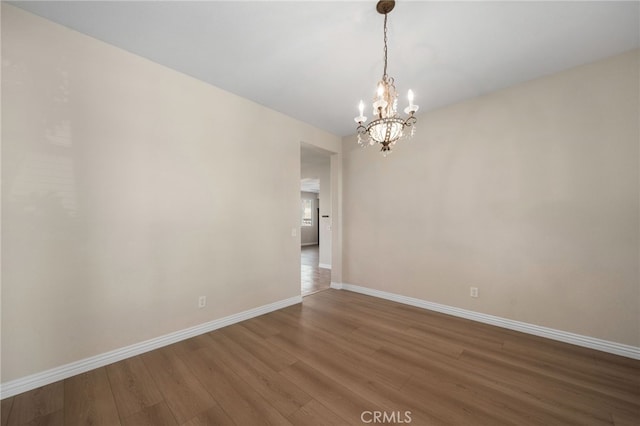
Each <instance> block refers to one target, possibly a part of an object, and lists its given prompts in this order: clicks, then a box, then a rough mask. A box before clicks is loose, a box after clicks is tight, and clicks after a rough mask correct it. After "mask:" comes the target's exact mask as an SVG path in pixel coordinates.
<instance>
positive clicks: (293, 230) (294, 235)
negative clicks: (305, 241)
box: [291, 228, 298, 237]
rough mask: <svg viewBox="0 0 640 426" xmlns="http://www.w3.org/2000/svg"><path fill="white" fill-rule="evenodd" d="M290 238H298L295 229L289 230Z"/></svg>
mask: <svg viewBox="0 0 640 426" xmlns="http://www.w3.org/2000/svg"><path fill="white" fill-rule="evenodd" d="M291 236H292V237H297V236H298V230H297V229H296V228H291Z"/></svg>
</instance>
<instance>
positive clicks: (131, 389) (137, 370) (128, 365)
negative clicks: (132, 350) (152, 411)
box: [106, 356, 163, 418]
mask: <svg viewBox="0 0 640 426" xmlns="http://www.w3.org/2000/svg"><path fill="white" fill-rule="evenodd" d="M106 369H107V376H108V377H109V382H110V383H111V389H112V390H113V395H114V397H115V401H116V406H117V407H118V412H119V413H120V416H121V417H123V418H124V417H129V416H131V415H132V414H134V413H137V412H138V411H141V410H143V409H144V408H146V407H150V406H152V405H155V404H157V403H159V402H161V401H162V399H163V397H162V394H161V393H160V391H159V390H158V388H157V386H156V383H155V382H154V380H153V378H152V377H151V375H150V374H149V371H148V370H147V367H146V366H145V365H144V362H143V361H142V359H141V358H140V357H137V356H136V357H133V358H129V359H125V360H123V361H120V362H116V363H115V364H111V365H108V366H107V367H106Z"/></svg>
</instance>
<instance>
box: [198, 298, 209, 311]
mask: <svg viewBox="0 0 640 426" xmlns="http://www.w3.org/2000/svg"><path fill="white" fill-rule="evenodd" d="M205 306H207V296H200V297H199V298H198V308H200V309H202V308H204V307H205Z"/></svg>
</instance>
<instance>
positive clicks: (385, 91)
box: [354, 0, 418, 156]
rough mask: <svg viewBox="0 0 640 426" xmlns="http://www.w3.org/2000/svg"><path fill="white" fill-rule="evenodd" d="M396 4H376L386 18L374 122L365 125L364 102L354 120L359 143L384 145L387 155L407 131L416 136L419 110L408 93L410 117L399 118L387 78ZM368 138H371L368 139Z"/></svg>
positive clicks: (386, 1) (390, 80)
mask: <svg viewBox="0 0 640 426" xmlns="http://www.w3.org/2000/svg"><path fill="white" fill-rule="evenodd" d="M395 5H396V2H395V1H394V0H380V1H379V2H378V4H377V5H376V10H377V11H378V13H380V14H383V15H384V71H383V72H382V79H381V80H380V81H379V82H378V89H377V91H376V96H375V97H374V100H373V116H374V120H373V121H371V122H370V123H369V124H365V123H366V121H367V117H365V116H364V102H362V101H360V105H359V109H360V115H359V116H358V117H356V118H354V120H355V122H356V123H358V127H357V129H356V130H357V132H358V144H359V145H360V146H366V145H375V144H376V143H379V144H380V145H382V148H381V149H380V151H382V155H384V156H386V155H387V154H389V153H390V152H391V148H392V147H393V146H394V145H395V143H396V142H397V141H399V140H400V139H404V138H406V137H407V132H406V131H405V130H408V128H411V132H410V134H409V135H408V137H413V135H414V133H415V129H416V127H415V125H416V122H417V121H418V120H417V119H416V117H414V114H415V113H416V111H418V105H414V104H413V92H412V91H411V90H409V96H408V98H409V106H408V107H407V108H405V109H404V113H405V114H407V115H408V117H407V118H406V119H402V118H400V117H399V116H398V111H397V109H398V94H397V92H396V87H395V85H394V80H393V77H389V76H388V75H387V14H388V13H389V12H391V11H392V10H393V8H394V6H395ZM367 136H368V138H367Z"/></svg>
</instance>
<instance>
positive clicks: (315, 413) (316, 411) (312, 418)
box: [289, 399, 344, 426]
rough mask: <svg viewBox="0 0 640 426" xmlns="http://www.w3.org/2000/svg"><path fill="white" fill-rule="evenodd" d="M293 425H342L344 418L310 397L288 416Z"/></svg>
mask: <svg viewBox="0 0 640 426" xmlns="http://www.w3.org/2000/svg"><path fill="white" fill-rule="evenodd" d="M289 420H291V423H293V424H294V425H306V426H343V425H344V419H342V418H341V417H339V416H338V415H337V414H335V413H334V412H333V411H331V410H330V409H329V408H327V407H326V406H324V405H322V404H321V403H319V402H318V401H316V400H315V399H312V400H311V401H309V402H308V403H306V404H305V405H304V406H302V407H300V409H299V410H298V411H296V412H294V413H292V414H291V415H290V416H289Z"/></svg>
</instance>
